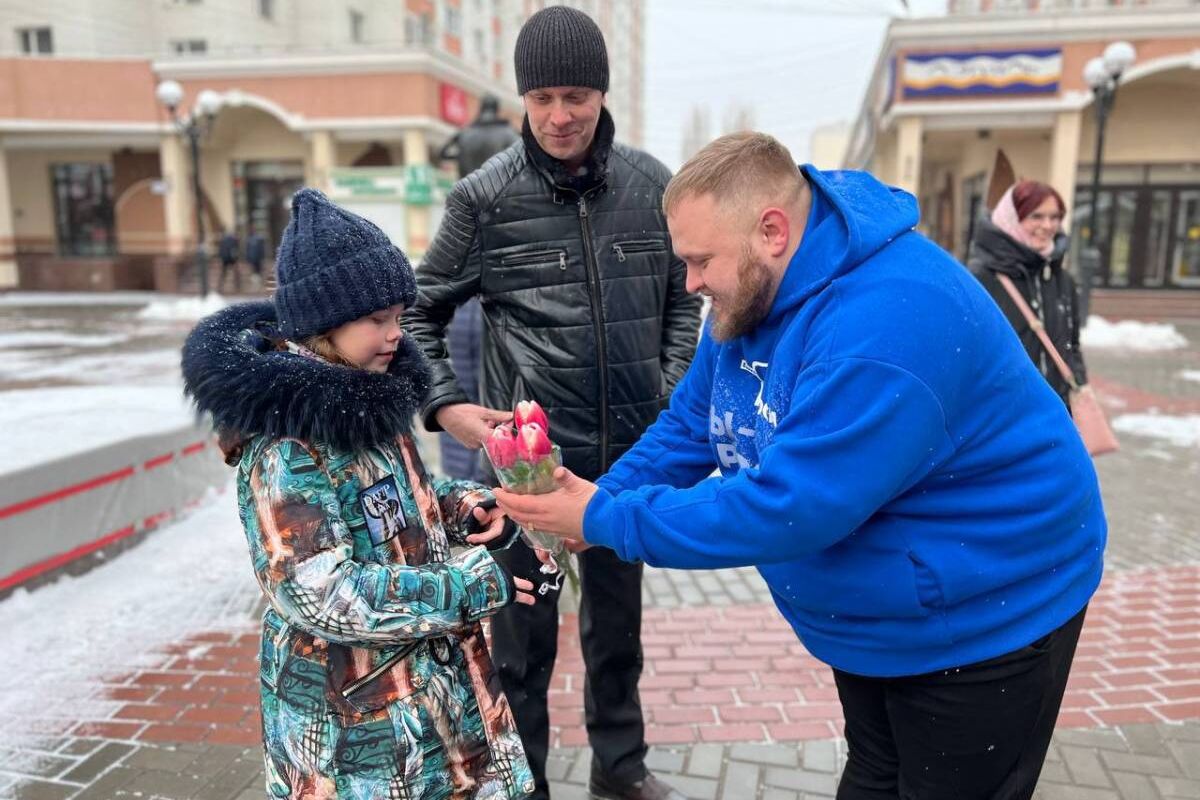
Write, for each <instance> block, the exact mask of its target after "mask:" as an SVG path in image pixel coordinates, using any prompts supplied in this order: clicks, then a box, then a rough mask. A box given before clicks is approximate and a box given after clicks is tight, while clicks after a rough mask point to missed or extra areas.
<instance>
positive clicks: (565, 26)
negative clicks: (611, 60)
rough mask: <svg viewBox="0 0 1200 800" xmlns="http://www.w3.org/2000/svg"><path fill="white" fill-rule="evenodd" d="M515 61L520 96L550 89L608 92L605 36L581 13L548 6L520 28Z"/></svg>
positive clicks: (590, 19)
mask: <svg viewBox="0 0 1200 800" xmlns="http://www.w3.org/2000/svg"><path fill="white" fill-rule="evenodd" d="M513 58H514V61H515V64H516V69H517V93H518V94H525V93H526V92H529V91H533V90H534V89H543V88H545V87H547V86H586V87H588V88H589V89H599V90H600V91H601V92H607V91H608V50H607V49H606V48H605V46H604V34H602V33H600V28H599V27H597V25H596V23H595V22H593V21H592V18H591V17H589V16H588V15H587V14H585V13H583V12H582V11H577V10H576V9H574V8H569V7H567V6H549V7H548V8H543V9H542V10H541V11H539V12H537V13H536V14H534V15H533V16H532V17H530V18H529V19H528V20H526V21H525V24H524V25H523V26H521V32H520V33H519V34H517V47H516V52H515V53H514V54H513Z"/></svg>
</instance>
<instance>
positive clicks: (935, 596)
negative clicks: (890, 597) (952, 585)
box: [908, 550, 946, 611]
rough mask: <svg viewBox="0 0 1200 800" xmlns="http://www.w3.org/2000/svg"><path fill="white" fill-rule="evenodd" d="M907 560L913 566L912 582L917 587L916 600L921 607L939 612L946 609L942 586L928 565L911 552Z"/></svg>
mask: <svg viewBox="0 0 1200 800" xmlns="http://www.w3.org/2000/svg"><path fill="white" fill-rule="evenodd" d="M908 560H909V561H910V562H911V563H912V566H913V580H914V582H915V583H916V586H917V600H918V602H920V603H921V605H923V606H925V607H926V608H928V609H931V610H933V611H941V610H942V609H943V608H945V607H946V598H945V596H944V595H943V594H942V585H941V583H939V582H938V579H937V576H936V575H934V573H933V570H932V569H930V568H929V565H928V564H926V563H925V562H924V561H922V560H921V559H920V558H918V557H917V554H916V553H914V552H913V551H911V550H909V551H908Z"/></svg>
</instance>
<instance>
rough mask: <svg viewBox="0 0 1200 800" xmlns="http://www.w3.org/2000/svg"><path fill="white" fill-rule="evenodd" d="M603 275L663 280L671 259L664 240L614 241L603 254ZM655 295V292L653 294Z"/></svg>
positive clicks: (645, 238) (644, 238)
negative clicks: (604, 256)
mask: <svg viewBox="0 0 1200 800" xmlns="http://www.w3.org/2000/svg"><path fill="white" fill-rule="evenodd" d="M605 255H606V256H607V257H606V258H605V265H604V266H605V274H606V275H608V276H611V277H640V278H653V279H654V280H655V281H656V282H658V281H663V280H665V278H666V276H667V271H668V269H669V268H670V264H671V258H670V253H669V252H668V250H667V242H666V240H664V239H651V238H649V237H641V238H637V239H625V240H624V241H614V242H613V243H612V244H610V245H609V246H608V250H607V252H606V253H605ZM654 294H656V295H657V292H654Z"/></svg>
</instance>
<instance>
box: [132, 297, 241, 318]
mask: <svg viewBox="0 0 1200 800" xmlns="http://www.w3.org/2000/svg"><path fill="white" fill-rule="evenodd" d="M227 305H229V301H228V300H226V299H225V298H224V297H222V296H221V295H219V294H217V293H216V292H210V293H209V294H207V295H205V296H204V297H179V298H174V299H171V300H155V301H153V302H152V303H150V304H149V305H148V306H146V307H145V308H143V309H142V310H141V311H138V312H137V315H136V316H137V318H138V319H151V320H180V321H184V322H190V321H194V320H198V319H200V318H201V317H207V316H208V315H209V314H212V313H215V312H217V311H220V310H221V309H222V308H224V307H225V306H227Z"/></svg>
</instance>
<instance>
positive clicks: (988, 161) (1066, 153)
mask: <svg viewBox="0 0 1200 800" xmlns="http://www.w3.org/2000/svg"><path fill="white" fill-rule="evenodd" d="M1117 41H1125V42H1128V43H1130V44H1132V45H1133V47H1134V48H1135V50H1136V54H1137V56H1136V60H1135V62H1134V63H1133V65H1132V66H1131V67H1129V68H1128V69H1127V70H1126V71H1125V72H1124V74H1123V75H1122V76H1121V79H1120V84H1119V87H1118V89H1117V95H1116V102H1115V106H1114V107H1113V109H1112V111H1111V113H1110V115H1109V118H1108V122H1107V125H1106V144H1105V148H1104V157H1103V161H1102V170H1101V188H1100V192H1099V193H1098V194H1097V199H1094V198H1093V197H1092V187H1091V183H1092V176H1093V166H1094V163H1093V162H1094V161H1095V156H1094V152H1095V143H1096V133H1097V130H1096V127H1097V126H1096V116H1095V104H1094V96H1093V93H1092V91H1091V89H1090V87H1089V86H1088V85H1087V84H1086V82H1085V80H1084V77H1083V70H1084V65H1085V64H1087V62H1088V61H1089V60H1090V59H1092V58H1094V57H1097V56H1101V55H1102V53H1103V52H1104V51H1105V49H1106V48H1107V47H1108V46H1109V45H1110V44H1112V43H1113V42H1117ZM998 150H1002V151H1003V152H1004V153H1005V155H1006V156H1007V157H1008V159H1009V161H1010V162H1011V163H1012V166H1013V168H1014V171H1015V173H1016V176H1017V177H1027V178H1035V179H1038V180H1042V181H1045V182H1047V183H1050V184H1051V185H1053V186H1054V187H1055V188H1056V189H1058V191H1059V192H1060V193H1061V194H1062V195H1063V197H1064V199H1065V200H1066V202H1067V206H1068V220H1067V225H1068V227H1069V228H1071V231H1072V234H1073V239H1074V241H1075V247H1076V248H1078V246H1079V245H1080V244H1081V243H1082V242H1084V241H1085V240H1087V239H1088V238H1089V236H1090V235H1091V231H1090V230H1089V227H1088V226H1089V224H1090V219H1091V211H1092V204H1093V202H1098V209H1097V212H1098V214H1097V218H1098V224H1097V230H1096V240H1097V245H1098V246H1099V248H1100V251H1101V258H1102V264H1101V268H1100V273H1099V275H1098V276H1097V279H1098V285H1101V286H1103V287H1106V288H1110V289H1155V290H1157V289H1179V290H1189V289H1191V290H1195V289H1200V4H1198V3H1195V2H1186V1H1182V0H1161V1H1160V2H1154V0H1141V1H1140V2H1119V1H1118V2H1105V3H1094V2H1086V0H1074V2H1072V1H1071V0H1059V1H1058V2H1055V1H1054V0H1020V1H1018V2H1002V1H1001V0H994V1H993V2H987V1H986V0H984V2H978V1H977V2H951V3H950V9H949V13H948V14H947V16H945V17H942V18H935V19H913V20H897V21H895V22H893V23H892V24H891V26H890V28H889V30H888V33H887V35H886V37H885V41H884V45H883V48H882V50H881V52H880V54H879V57H878V59H877V61H876V65H875V70H874V73H873V75H872V78H871V82H870V85H869V89H868V92H867V95H866V97H865V99H864V102H863V105H862V109H861V111H860V114H859V116H858V119H857V120H856V122H855V124H854V126H853V129H852V131H851V136H850V144H849V147H848V150H847V153H846V157H845V160H844V163H845V164H846V165H847V166H851V167H856V168H867V169H871V170H873V171H874V172H876V173H877V174H878V175H880V176H881V177H882V178H883V179H884V180H886V181H888V182H890V183H893V184H895V185H898V186H901V187H903V188H905V189H907V190H909V191H911V192H913V193H914V194H916V195H917V197H918V198H919V199H920V201H921V213H922V223H921V227H922V230H923V231H925V232H926V233H927V234H929V235H930V236H931V237H932V238H933V239H935V240H936V241H938V242H939V243H940V244H941V245H942V246H943V247H945V248H946V249H947V250H949V251H950V252H952V253H954V254H955V255H957V256H959V257H960V258H961V257H965V255H966V250H967V248H968V245H969V241H970V237H971V234H972V231H973V223H974V220H976V219H977V218H978V216H979V214H980V213H981V212H983V211H984V210H985V209H984V208H983V205H984V195H985V192H986V188H987V182H988V179H989V174H990V170H991V169H992V166H993V164H994V163H995V159H996V153H997V151H998ZM1197 302H1200V299H1198V300H1197Z"/></svg>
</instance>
